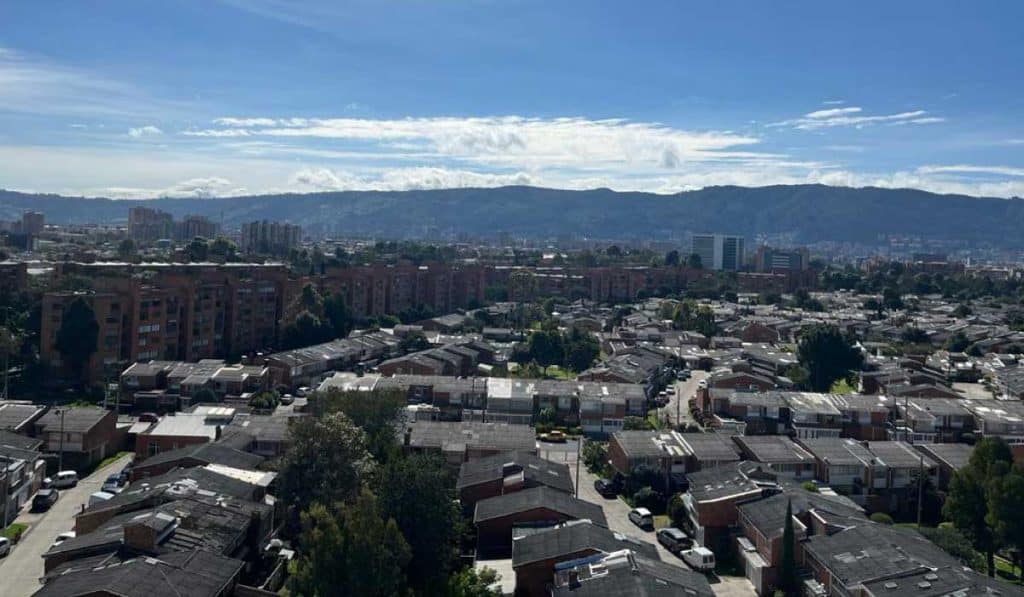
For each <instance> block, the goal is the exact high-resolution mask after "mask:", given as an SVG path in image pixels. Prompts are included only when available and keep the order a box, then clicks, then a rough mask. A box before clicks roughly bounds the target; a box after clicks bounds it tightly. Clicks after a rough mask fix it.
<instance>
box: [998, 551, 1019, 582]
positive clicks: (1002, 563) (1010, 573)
mask: <svg viewBox="0 0 1024 597" xmlns="http://www.w3.org/2000/svg"><path fill="white" fill-rule="evenodd" d="M996 577H998V578H1002V579H1004V580H1011V581H1016V580H1019V578H1018V576H1017V569H1016V568H1015V567H1014V565H1013V562H1010V561H1009V560H1004V559H1003V558H1001V557H999V556H996Z"/></svg>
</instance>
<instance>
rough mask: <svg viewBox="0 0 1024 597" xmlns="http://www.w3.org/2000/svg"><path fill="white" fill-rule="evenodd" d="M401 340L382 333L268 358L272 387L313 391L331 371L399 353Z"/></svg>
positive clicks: (280, 353) (316, 345) (372, 333)
mask: <svg viewBox="0 0 1024 597" xmlns="http://www.w3.org/2000/svg"><path fill="white" fill-rule="evenodd" d="M399 344H400V340H399V339H398V338H395V337H394V336H392V335H390V334H387V333H384V332H370V333H365V334H353V335H350V336H349V337H348V338H341V339H338V340H331V341H330V342H324V343H322V344H315V345H313V346H306V347H304V348H296V349H294V350H286V351H283V352H276V353H273V354H270V355H267V356H266V357H263V358H264V362H265V363H266V365H267V367H268V368H269V369H270V379H271V383H272V385H273V387H275V388H283V389H285V390H286V391H288V390H294V389H296V388H299V387H302V386H308V387H313V386H317V385H319V383H320V382H321V381H322V380H324V379H325V378H327V377H328V376H329V374H331V373H333V372H334V371H338V370H342V369H352V368H356V367H358V366H361V365H364V366H365V365H369V364H372V363H374V362H377V361H379V360H381V359H385V358H388V357H390V356H392V355H393V354H395V353H396V352H397V351H398V350H399Z"/></svg>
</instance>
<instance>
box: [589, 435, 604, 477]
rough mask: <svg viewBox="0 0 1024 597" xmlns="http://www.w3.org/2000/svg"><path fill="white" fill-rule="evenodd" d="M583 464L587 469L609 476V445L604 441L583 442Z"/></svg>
mask: <svg viewBox="0 0 1024 597" xmlns="http://www.w3.org/2000/svg"><path fill="white" fill-rule="evenodd" d="M583 464H585V465H586V467H587V470H588V471H590V472H592V473H594V474H595V475H600V476H602V477H605V476H607V474H606V473H607V472H608V446H607V444H604V443H602V442H598V441H594V440H589V439H588V440H586V442H584V444H583Z"/></svg>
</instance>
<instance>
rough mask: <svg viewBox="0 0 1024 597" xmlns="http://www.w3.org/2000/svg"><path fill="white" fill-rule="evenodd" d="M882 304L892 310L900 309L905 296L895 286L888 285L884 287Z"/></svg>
mask: <svg viewBox="0 0 1024 597" xmlns="http://www.w3.org/2000/svg"><path fill="white" fill-rule="evenodd" d="M882 306H883V307H885V308H886V309H889V310H890V311H898V310H900V309H902V308H903V296H902V295H901V294H900V291H899V289H898V288H896V287H895V286H886V287H885V288H883V289H882Z"/></svg>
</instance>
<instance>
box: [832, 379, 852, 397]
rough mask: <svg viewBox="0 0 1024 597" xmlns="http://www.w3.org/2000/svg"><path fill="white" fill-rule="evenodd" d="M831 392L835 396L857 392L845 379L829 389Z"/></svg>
mask: <svg viewBox="0 0 1024 597" xmlns="http://www.w3.org/2000/svg"><path fill="white" fill-rule="evenodd" d="M829 392H831V393H833V394H853V393H855V392H856V390H855V389H854V388H853V386H851V385H850V382H848V381H846V380H845V379H840V380H839V381H837V382H835V383H834V384H832V387H831V388H829Z"/></svg>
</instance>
